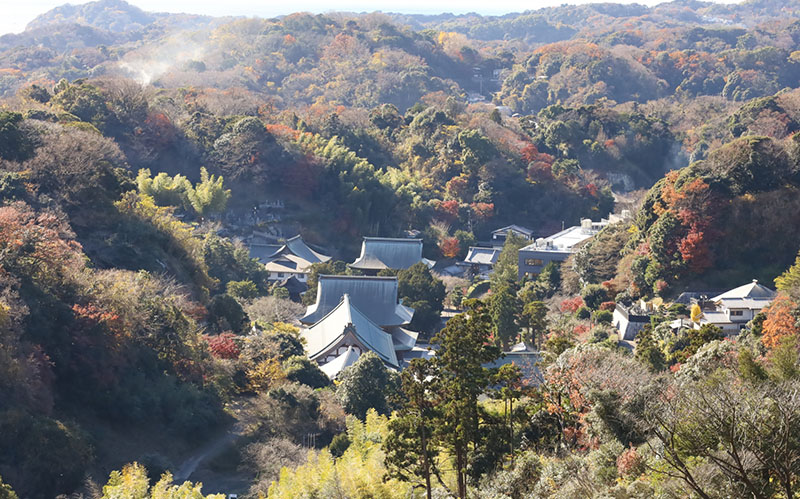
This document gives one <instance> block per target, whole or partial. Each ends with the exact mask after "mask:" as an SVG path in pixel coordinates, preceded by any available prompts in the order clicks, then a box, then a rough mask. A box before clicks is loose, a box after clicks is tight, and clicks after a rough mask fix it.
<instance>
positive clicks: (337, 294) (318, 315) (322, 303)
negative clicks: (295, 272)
mask: <svg viewBox="0 0 800 499" xmlns="http://www.w3.org/2000/svg"><path fill="white" fill-rule="evenodd" d="M344 295H349V296H350V301H351V302H352V303H353V305H355V306H356V307H358V309H359V310H360V311H362V312H363V313H364V314H366V315H367V317H369V319H370V320H371V321H372V322H374V323H375V324H377V325H379V326H381V327H390V326H402V325H404V324H408V323H409V322H411V319H412V318H413V317H414V309H413V308H409V307H406V306H404V305H402V304H400V303H399V302H398V300H397V277H366V276H341V275H321V276H319V284H318V285H317V301H316V303H314V304H313V305H310V306H309V307H308V309H307V310H306V314H305V316H303V317H302V318H301V319H300V322H302V323H303V324H314V323H315V322H317V321H319V320H320V319H322V318H323V317H324V316H325V315H327V314H328V313H329V312H330V311H331V310H333V309H334V308H336V307H337V306H338V305H339V303H340V302H341V300H342V297H343V296H344Z"/></svg>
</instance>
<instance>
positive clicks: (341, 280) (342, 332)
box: [300, 275, 418, 378]
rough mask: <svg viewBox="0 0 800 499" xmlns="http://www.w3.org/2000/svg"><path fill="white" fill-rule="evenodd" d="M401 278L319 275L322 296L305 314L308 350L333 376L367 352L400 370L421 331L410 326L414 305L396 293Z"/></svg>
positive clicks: (319, 294)
mask: <svg viewBox="0 0 800 499" xmlns="http://www.w3.org/2000/svg"><path fill="white" fill-rule="evenodd" d="M397 286H398V285H397V278H396V277H371V276H329V275H321V276H319V283H318V284H317V300H316V302H315V303H314V304H313V305H310V306H309V307H308V309H307V310H306V314H305V315H304V316H303V317H301V318H300V322H301V324H303V329H302V330H301V335H302V337H303V338H304V339H305V343H306V353H307V354H308V357H309V358H310V359H311V360H314V361H316V362H317V363H318V364H319V366H320V369H322V370H323V372H325V374H327V375H328V376H329V377H330V378H335V377H336V376H337V375H338V374H339V372H341V370H342V369H344V368H345V367H347V366H349V365H351V364H352V363H353V362H355V361H356V360H357V359H358V357H359V356H360V355H361V354H362V353H364V352H367V351H373V352H375V353H376V354H377V355H378V357H380V358H381V360H383V362H384V363H385V364H386V365H387V366H388V367H390V368H393V369H400V368H401V367H402V366H403V364H404V354H405V353H406V352H408V353H410V352H411V351H412V350H414V347H415V346H416V343H417V336H418V333H416V332H414V331H410V330H408V329H406V328H407V326H408V324H409V323H410V322H411V319H412V318H413V317H414V309H412V308H409V307H406V306H405V305H403V304H402V302H401V301H400V300H398V297H397V289H398V287H397Z"/></svg>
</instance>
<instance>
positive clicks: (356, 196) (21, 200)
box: [0, 0, 800, 499]
mask: <svg viewBox="0 0 800 499" xmlns="http://www.w3.org/2000/svg"><path fill="white" fill-rule="evenodd" d="M332 8H335V5H334V6H332ZM0 96H2V98H1V99H0V476H2V481H0V498H3V499H6V498H8V497H15V496H14V495H11V494H17V495H18V496H19V497H20V498H50V497H55V496H58V495H60V494H73V493H75V494H79V496H76V497H93V498H94V497H137V498H138V497H154V498H155V497H189V496H190V495H189V494H190V493H191V494H194V495H191V497H199V496H200V495H201V493H200V492H199V486H196V485H194V484H191V483H190V484H186V485H184V486H182V488H178V486H172V485H171V484H172V477H173V475H174V476H175V477H177V478H176V482H178V485H180V483H182V482H183V480H184V479H186V478H191V479H192V480H195V481H196V480H200V479H206V482H207V483H209V484H210V485H211V487H212V488H213V491H215V492H230V491H235V492H240V493H242V496H245V495H248V494H249V496H251V497H260V495H259V494H261V496H264V495H268V496H269V497H333V496H334V495H335V496H337V497H422V496H423V495H424V492H425V489H426V488H427V489H435V492H434V493H435V494H439V495H438V496H437V497H445V496H452V495H455V496H462V497H463V496H465V495H466V493H467V492H466V491H467V490H469V493H470V494H473V493H474V494H476V495H475V497H513V498H518V497H625V498H627V497H630V498H634V497H687V496H690V492H689V491H691V494H694V495H696V496H698V497H744V496H745V495H746V496H748V497H782V498H785V499H789V498H791V497H793V496H794V495H796V494H797V488H798V486H797V483H798V480H800V474H798V469H797V462H798V460H797V457H796V456H797V455H798V452H800V450H798V449H797V442H795V440H796V439H794V437H793V435H796V434H798V432H800V427H798V421H800V415H798V413H797V407H799V406H798V404H797V403H796V402H797V400H796V397H797V395H796V394H797V384H798V379H800V375H798V373H800V367H799V366H800V365H799V364H798V358H797V335H798V334H800V319H799V318H800V305H798V303H800V277H798V275H800V260H797V259H798V258H800V257H798V256H797V255H798V249H800V135H798V131H800V3H798V2H796V1H789V2H774V1H770V0H765V1H748V2H744V3H741V4H726V5H722V4H713V3H706V2H696V1H676V2H670V3H664V4H660V5H657V6H654V7H645V6H641V5H619V4H588V5H583V6H568V5H565V6H561V7H553V8H545V9H540V10H536V11H526V12H522V13H510V14H508V15H504V16H497V17H490V16H480V15H477V14H468V15H458V16H455V15H450V14H442V15H437V16H422V15H405V14H404V15H400V14H383V13H372V14H359V15H356V14H348V13H329V14H324V15H312V14H308V13H296V14H292V15H289V16H284V17H280V18H275V19H258V18H233V17H231V18H212V17H206V16H198V15H192V14H167V13H152V12H144V11H142V10H141V9H139V8H137V7H135V6H133V5H130V4H128V3H126V2H125V1H122V0H101V1H98V2H91V3H87V4H83V5H79V6H71V5H65V6H62V7H59V8H57V9H54V10H52V11H50V12H48V13H44V14H42V15H41V16H39V17H37V18H36V19H34V20H32V22H31V23H30V24H29V26H28V28H27V29H26V30H25V31H24V32H22V33H19V34H7V35H3V36H0ZM270 203H272V204H273V205H276V204H278V205H280V206H281V207H282V208H281V211H280V213H279V216H277V217H276V216H275V214H274V213H272V212H270V213H269V217H268V216H267V215H265V214H264V213H263V210H265V209H266V208H263V207H264V206H269V205H270ZM259 210H262V211H261V212H260V211H259ZM622 210H628V211H630V212H631V217H630V218H627V219H625V220H624V221H623V222H620V223H618V224H614V225H609V226H608V227H607V228H605V229H603V230H602V231H601V232H600V233H599V234H597V235H596V236H595V237H594V238H592V239H591V240H589V241H587V242H586V243H585V244H583V245H582V246H581V247H580V249H579V250H578V251H577V252H576V253H575V254H574V255H572V256H571V257H570V259H569V260H567V262H565V263H564V264H563V265H561V266H557V265H549V266H547V267H545V270H544V271H543V272H542V273H541V274H540V275H539V276H538V277H535V278H526V279H524V280H522V282H519V281H518V280H517V264H516V262H517V255H516V251H517V250H518V249H519V247H521V246H523V245H524V244H526V242H523V241H520V240H516V239H515V238H513V237H510V238H509V240H508V242H507V244H506V247H505V248H504V249H503V252H502V253H501V256H500V258H499V259H498V263H497V265H496V268H495V273H494V274H492V277H491V279H490V280H489V281H483V282H480V280H479V279H476V280H475V282H469V281H467V280H464V279H459V278H454V277H442V276H440V275H437V274H436V272H437V271H438V267H436V268H434V271H430V270H428V269H427V268H424V266H422V265H420V266H418V267H416V266H415V267H412V269H410V270H408V271H403V272H400V273H398V279H399V281H400V284H399V286H400V289H401V298H402V299H403V300H404V302H405V303H406V304H412V305H413V307H414V308H416V309H417V312H418V314H419V315H418V317H417V321H416V322H414V323H412V325H413V326H414V327H417V326H419V328H420V329H421V334H422V336H421V338H422V339H424V340H425V341H428V340H430V341H432V342H433V343H434V344H436V345H437V347H436V348H437V349H438V352H439V355H437V356H436V358H435V360H432V361H428V362H419V363H417V364H412V367H409V368H408V369H407V370H406V371H403V373H402V374H398V373H396V372H393V371H388V370H387V369H386V368H385V366H384V364H383V363H382V362H381V361H380V360H379V359H378V358H377V357H375V356H369V355H364V356H362V357H361V359H360V360H359V361H358V362H357V363H356V364H354V365H353V366H351V367H348V368H347V370H346V371H345V372H346V374H345V375H344V376H343V377H342V378H340V379H339V380H337V382H336V383H335V384H334V383H332V382H331V381H330V380H329V379H328V377H327V376H326V375H325V374H324V373H323V372H322V371H321V370H320V369H319V368H318V367H317V365H316V363H315V362H312V361H310V360H309V359H308V358H307V357H306V356H305V351H304V347H303V343H302V342H301V340H300V336H299V335H298V328H297V327H296V326H297V324H298V323H297V322H296V319H297V316H298V315H299V314H301V312H302V311H303V306H302V305H300V304H299V303H296V302H294V301H291V300H290V299H289V292H288V291H286V289H284V288H281V287H279V286H275V285H273V284H272V283H270V282H268V280H267V277H268V272H267V271H266V270H265V268H264V266H263V265H262V264H261V263H259V262H258V261H257V260H255V259H253V258H251V257H250V254H249V251H248V248H247V247H246V246H245V245H244V244H243V243H242V241H245V240H247V238H248V237H251V236H253V235H254V234H256V233H262V234H263V233H269V234H279V233H280V236H281V237H284V238H285V237H286V236H292V235H294V234H298V233H299V234H301V235H302V237H303V239H304V240H305V241H306V242H308V243H310V244H311V245H314V246H315V247H321V248H324V249H325V250H326V251H327V252H328V254H330V255H332V256H333V257H334V258H333V260H332V261H330V262H328V263H321V264H315V267H314V268H313V270H312V272H311V274H310V275H311V279H310V284H311V285H312V290H311V291H310V293H311V294H309V295H307V296H306V297H305V298H304V301H305V302H307V303H309V300H310V302H313V294H314V288H313V286H315V284H314V279H317V277H318V276H319V275H321V274H343V273H348V272H349V273H357V272H354V271H353V269H348V268H347V267H346V266H345V265H344V263H343V262H346V261H353V260H354V259H355V257H356V256H357V254H358V250H359V246H360V244H361V238H362V236H389V237H403V236H405V235H407V234H419V237H421V238H422V239H423V241H424V252H425V255H424V256H425V257H426V258H430V259H432V260H441V261H445V262H454V261H455V260H457V259H463V257H464V256H465V255H466V253H467V250H468V248H469V247H470V246H471V245H474V244H476V242H480V241H487V240H488V239H489V238H490V234H491V231H492V230H494V229H497V228H499V227H503V226H507V225H510V224H518V225H522V226H525V227H528V228H530V229H532V230H533V231H534V236H535V237H539V236H548V235H550V234H553V233H555V232H557V231H559V230H561V229H562V228H563V227H565V226H567V227H568V226H570V225H575V224H577V223H579V221H580V220H581V219H582V218H591V219H593V220H595V221H599V220H600V219H601V218H606V217H608V215H609V214H610V213H614V212H615V211H616V212H618V213H619V212H621V211H622ZM270 231H273V232H270ZM277 239H278V236H276V241H277ZM389 273H391V272H389ZM776 278H777V279H776ZM752 279H758V280H760V282H762V283H764V284H766V285H768V286H771V287H772V284H773V282H774V283H775V286H776V287H777V289H778V291H779V294H778V297H777V298H776V299H775V300H774V302H773V304H772V305H770V306H769V307H768V308H767V309H766V310H765V311H764V312H762V313H760V314H758V316H757V318H756V319H754V320H753V321H752V322H751V323H748V326H747V328H746V329H745V332H743V333H742V334H741V335H739V337H738V338H737V339H736V341H731V340H729V339H722V335H721V333H720V332H719V331H717V330H716V329H715V328H713V327H706V326H703V328H697V329H693V328H682V329H680V328H679V330H678V331H677V332H676V331H673V330H671V329H670V328H669V327H667V326H668V323H669V322H671V321H674V320H676V319H681V318H682V319H684V320H690V319H691V320H694V319H696V318H697V316H695V313H694V312H692V311H690V310H689V309H688V308H687V307H686V306H685V304H680V303H676V304H675V305H674V306H670V307H668V308H665V309H663V310H660V311H658V312H657V313H655V315H654V317H653V320H652V324H651V325H649V326H647V327H646V328H645V329H644V330H643V331H644V332H643V333H641V334H642V336H641V337H640V338H639V340H638V344H637V345H636V346H635V350H634V351H633V353H631V351H630V350H628V349H626V348H621V347H620V346H619V345H618V342H617V337H616V332H615V330H614V329H613V328H612V327H611V326H610V323H611V321H612V313H613V310H614V309H615V307H616V306H617V304H625V305H628V304H631V303H634V302H637V300H639V299H643V300H644V301H648V300H651V302H650V303H653V302H654V301H655V302H656V303H671V300H673V299H675V298H676V297H677V296H678V295H679V294H680V293H681V292H683V291H686V290H700V291H707V290H718V289H728V288H732V287H734V286H738V285H741V284H742V283H746V282H750V281H751V280H752ZM487 289H490V291H488V292H486V293H484V292H485V291H486V290H487ZM465 297H466V298H465ZM476 297H481V298H482V300H477V299H474V298H476ZM653 299H655V300H654V301H652V300H653ZM445 306H447V307H449V308H450V309H451V310H452V311H454V312H464V313H463V314H462V315H456V317H454V318H452V319H450V321H449V322H447V326H446V327H445V328H444V329H442V330H441V331H439V332H438V334H436V333H437V331H436V329H439V327H438V321H439V317H438V314H439V313H440V311H441V310H442V309H443V307H445ZM693 316H694V319H693ZM698 324H699V323H698ZM519 341H525V342H527V344H528V345H529V347H530V348H531V349H535V350H536V351H537V352H539V354H537V355H538V356H539V360H540V363H539V365H538V366H537V368H536V369H534V368H533V366H522V367H527V369H523V371H524V372H518V371H517V370H516V369H514V368H510V366H509V367H505V368H500V369H487V368H485V367H484V365H488V364H490V363H491V362H494V361H495V360H496V359H497V357H498V356H499V354H500V351H501V350H504V349H505V350H507V349H509V348H510V347H511V346H512V345H513V344H515V343H517V342H519ZM628 346H631V345H628ZM459 359H467V360H468V362H466V361H465V363H462V362H461V361H460V360H459ZM517 367H520V366H517ZM431 380H433V381H431ZM441 380H446V382H445V381H441ZM448 383H449V384H448ZM663 394H673V395H674V397H672V398H670V397H662V395H663ZM764 394H767V395H768V396H769V397H770V399H769V400H770V404H771V405H768V406H767V408H766V409H764V410H763V411H761V412H759V407H760V406H759V400H761V399H760V398H759V397H761V396H762V395H764ZM483 395H489V397H488V398H487V397H483ZM697 400H704V401H706V402H707V406H701V405H698V404H697ZM738 407H742V408H743V409H742V410H743V416H742V417H743V418H744V419H743V420H741V421H740V420H737V419H736V418H734V417H733V416H731V411H733V409H734V408H738ZM737 414H738V413H737ZM426 432H427V433H426ZM787 435H788V436H789V437H791V438H789V437H786V436H787ZM784 437H785V438H784ZM782 438H783V440H782ZM209 443H211V444H214V445H211V447H212V448H213V449H214V450H215V451H216V454H214V455H209V456H206V457H208V459H206V461H208V462H206V463H205V464H204V467H201V468H199V469H198V470H194V469H191V470H190V471H188V472H186V469H188V468H187V466H185V464H186V463H190V464H191V462H192V460H191V459H188V458H187V456H188V457H193V456H197V455H199V454H198V453H202V452H204V451H203V449H205V447H204V446H205V445H207V444H209ZM215 445H216V447H215ZM768 448H776V449H777V448H780V449H785V452H784V453H783V454H781V455H778V456H776V455H774V454H771V453H770V452H768V450H769V449H768ZM739 449H745V451H744V452H745V457H746V459H744V461H740V462H737V459H738V457H740V456H738V454H737V452H739ZM782 452H783V451H782ZM134 462H138V463H139V464H138V465H133V464H130V465H128V464H129V463H134ZM195 464H196V463H195ZM189 468H190V466H189ZM282 468H283V470H282ZM114 470H117V471H114ZM168 470H169V471H171V472H172V474H173V475H165V476H164V478H161V475H162V472H165V471H168ZM183 472H186V473H188V475H183V474H181V473H183ZM159 480H160V481H159ZM106 482H107V484H106V485H105V486H103V484H105V483H106ZM431 482H432V483H433V485H431ZM4 484H9V486H10V488H9V486H6V485H4ZM151 485H152V488H149V487H150V486H151ZM11 489H13V490H14V491H15V492H14V493H12V492H10V490H11ZM204 490H206V491H211V490H210V489H204ZM793 490H794V492H793ZM182 494H183V495H182ZM470 497H472V495H470Z"/></svg>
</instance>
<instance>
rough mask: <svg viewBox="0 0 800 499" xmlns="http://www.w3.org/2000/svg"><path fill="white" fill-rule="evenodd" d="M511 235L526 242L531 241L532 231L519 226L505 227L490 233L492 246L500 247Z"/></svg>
mask: <svg viewBox="0 0 800 499" xmlns="http://www.w3.org/2000/svg"><path fill="white" fill-rule="evenodd" d="M509 233H512V234H514V235H515V236H519V237H521V238H523V239H526V240H528V241H532V240H533V231H532V230H531V229H528V228H527V227H523V226H521V225H507V226H505V227H501V228H499V229H497V230H493V231H492V246H502V245H503V244H505V242H506V237H508V234H509Z"/></svg>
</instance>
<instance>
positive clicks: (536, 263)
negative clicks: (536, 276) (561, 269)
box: [525, 258, 544, 267]
mask: <svg viewBox="0 0 800 499" xmlns="http://www.w3.org/2000/svg"><path fill="white" fill-rule="evenodd" d="M525 265H529V266H531V267H540V266H542V265H544V260H542V259H541V258H526V259H525Z"/></svg>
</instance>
